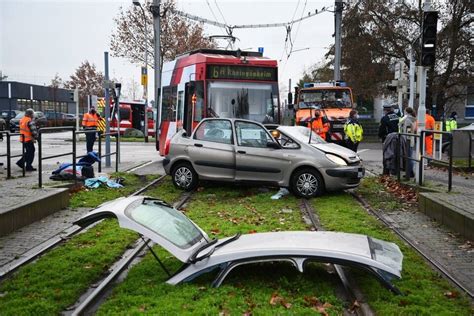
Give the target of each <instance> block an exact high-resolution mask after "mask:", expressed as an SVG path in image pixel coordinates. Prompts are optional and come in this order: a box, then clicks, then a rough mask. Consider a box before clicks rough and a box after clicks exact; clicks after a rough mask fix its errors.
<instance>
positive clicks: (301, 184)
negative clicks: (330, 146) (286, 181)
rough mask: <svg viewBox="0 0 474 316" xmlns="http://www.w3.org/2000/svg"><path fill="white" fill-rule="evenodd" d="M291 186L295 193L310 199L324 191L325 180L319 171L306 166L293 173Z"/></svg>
mask: <svg viewBox="0 0 474 316" xmlns="http://www.w3.org/2000/svg"><path fill="white" fill-rule="evenodd" d="M290 188H291V192H293V194H294V195H296V196H298V197H300V198H307V199H309V198H312V197H315V196H318V195H321V194H322V193H323V191H324V182H323V179H322V177H321V175H320V174H319V172H317V171H316V170H314V169H310V168H305V169H300V170H298V171H296V172H295V173H294V174H293V176H292V177H291V183H290Z"/></svg>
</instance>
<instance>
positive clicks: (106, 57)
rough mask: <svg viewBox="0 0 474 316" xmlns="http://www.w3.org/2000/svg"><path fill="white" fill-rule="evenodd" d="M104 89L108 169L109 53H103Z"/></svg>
mask: <svg viewBox="0 0 474 316" xmlns="http://www.w3.org/2000/svg"><path fill="white" fill-rule="evenodd" d="M104 64H105V72H104V89H105V135H106V136H105V154H106V155H107V156H106V157H105V166H106V167H110V166H111V165H112V164H111V162H110V135H109V133H110V95H109V86H110V81H109V53H108V52H104ZM119 127H120V122H117V131H119Z"/></svg>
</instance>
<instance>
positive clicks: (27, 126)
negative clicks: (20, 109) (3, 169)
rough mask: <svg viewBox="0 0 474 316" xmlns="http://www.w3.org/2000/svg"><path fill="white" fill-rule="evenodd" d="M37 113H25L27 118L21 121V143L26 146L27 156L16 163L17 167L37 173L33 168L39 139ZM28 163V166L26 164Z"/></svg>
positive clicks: (27, 111) (31, 110)
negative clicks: (36, 143) (36, 121)
mask: <svg viewBox="0 0 474 316" xmlns="http://www.w3.org/2000/svg"><path fill="white" fill-rule="evenodd" d="M34 114H35V112H34V110H33V109H28V110H26V111H25V116H23V117H22V119H21V120H20V142H22V143H23V144H24V146H25V155H24V156H22V157H21V159H20V160H18V161H17V162H16V165H17V166H18V167H20V168H22V169H23V167H25V170H26V171H36V169H35V168H33V165H32V164H33V160H34V159H35V142H36V138H37V137H38V132H37V130H36V124H35V120H34V119H33V116H34ZM25 163H26V166H24V164H25Z"/></svg>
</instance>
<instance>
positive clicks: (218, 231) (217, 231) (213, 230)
mask: <svg viewBox="0 0 474 316" xmlns="http://www.w3.org/2000/svg"><path fill="white" fill-rule="evenodd" d="M220 233H221V231H220V230H219V229H217V228H214V229H211V234H213V235H217V234H220Z"/></svg>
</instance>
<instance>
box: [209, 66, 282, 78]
mask: <svg viewBox="0 0 474 316" xmlns="http://www.w3.org/2000/svg"><path fill="white" fill-rule="evenodd" d="M207 78H208V79H241V80H265V81H276V80H277V71H276V68H268V67H248V66H220V65H209V66H207Z"/></svg>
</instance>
